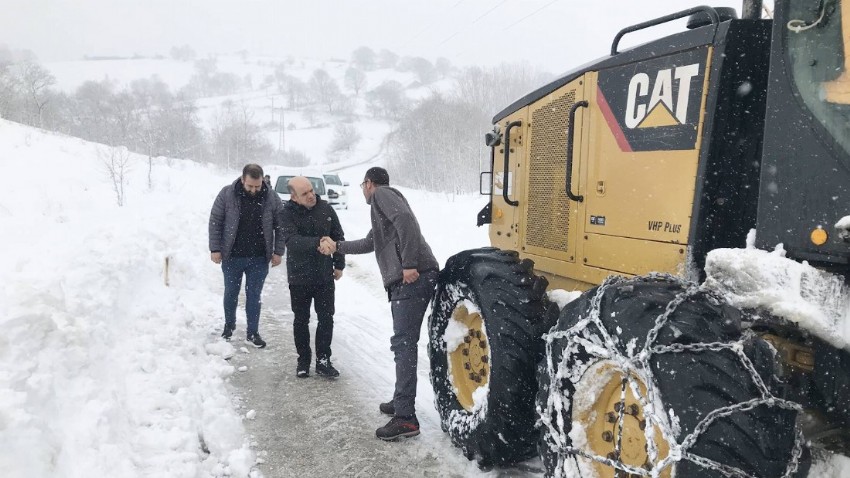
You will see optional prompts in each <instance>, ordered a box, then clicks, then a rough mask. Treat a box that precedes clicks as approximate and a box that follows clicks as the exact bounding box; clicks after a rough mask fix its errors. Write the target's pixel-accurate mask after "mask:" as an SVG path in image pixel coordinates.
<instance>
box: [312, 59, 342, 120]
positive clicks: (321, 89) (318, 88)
mask: <svg viewBox="0 0 850 478" xmlns="http://www.w3.org/2000/svg"><path fill="white" fill-rule="evenodd" d="M308 84H309V85H310V91H311V92H312V93H313V98H315V100H316V101H317V102H319V103H321V104H323V105H325V106H327V107H328V112H329V113H333V107H334V104H335V103H336V101H337V99H338V98H339V96H340V91H339V86H338V85H337V84H336V81H335V80H334V79H333V78H331V76H330V75H328V72H327V71H325V70H322V69H318V70H315V71H314V72H313V75H312V76H311V77H310V81H309V83H308Z"/></svg>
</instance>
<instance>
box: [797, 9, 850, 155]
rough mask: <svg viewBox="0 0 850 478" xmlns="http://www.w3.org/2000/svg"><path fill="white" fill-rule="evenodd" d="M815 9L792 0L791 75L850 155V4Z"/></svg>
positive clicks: (810, 107) (807, 100)
mask: <svg viewBox="0 0 850 478" xmlns="http://www.w3.org/2000/svg"><path fill="white" fill-rule="evenodd" d="M811 5H812V4H811V3H810V2H804V1H797V2H789V10H790V12H789V13H790V15H789V18H794V19H798V20H792V21H791V22H789V24H788V27H787V28H786V29H785V36H786V39H787V44H788V55H789V57H790V59H791V72H792V76H793V78H794V83H795V84H796V86H797V89H798V90H799V92H800V96H801V97H802V99H803V102H804V103H805V104H806V106H808V108H809V110H811V112H812V114H814V116H815V117H816V118H817V119H818V120H819V121H820V123H821V124H822V125H823V126H824V128H826V130H827V131H829V132H830V134H831V135H832V137H833V138H835V141H836V142H837V143H838V144H840V145H841V146H842V147H843V148H844V150H845V151H847V152H850V71H848V70H850V57H848V54H850V52H848V51H847V49H848V47H850V40H846V38H850V0H844V1H841V2H838V5H834V4H832V3H831V2H821V3H820V10H813V9H812V6H811ZM795 22H796V23H795ZM845 25H846V26H845ZM797 27H799V28H797Z"/></svg>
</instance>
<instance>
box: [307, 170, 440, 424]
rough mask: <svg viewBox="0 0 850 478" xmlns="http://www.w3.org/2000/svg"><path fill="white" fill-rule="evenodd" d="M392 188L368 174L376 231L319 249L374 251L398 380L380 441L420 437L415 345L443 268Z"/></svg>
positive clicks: (385, 177)
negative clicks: (389, 321) (387, 304)
mask: <svg viewBox="0 0 850 478" xmlns="http://www.w3.org/2000/svg"><path fill="white" fill-rule="evenodd" d="M389 184H390V176H389V174H388V173H387V171H386V170H385V169H384V168H379V167H373V168H370V169H369V170H368V171H366V175H365V178H364V179H363V183H362V184H361V185H360V187H361V188H362V189H363V196H364V197H365V198H366V203H367V204H369V205H371V206H372V208H371V209H372V230H370V231H369V233H368V234H367V235H366V237H365V238H363V239H359V240H356V241H339V242H334V241H333V240H331V239H330V238H329V237H324V238H322V241H321V245H320V249H321V252H323V253H325V254H331V253H333V252H339V253H341V254H368V253H370V252H374V253H375V258H376V259H377V261H378V268H379V269H380V270H381V277H382V278H383V282H384V287H385V288H386V289H387V294H388V297H389V300H390V310H391V311H392V315H393V336H392V338H391V339H390V345H391V346H390V349H391V350H392V351H393V353H394V355H395V376H396V378H395V393H394V394H393V399H392V400H391V401H389V402H386V403H382V404H380V406H379V409H380V411H381V412H383V413H385V414H387V415H393V418H392V420H390V421H389V423H387V424H386V425H385V426H383V427H381V428H378V429H377V431H376V432H375V434H376V435H377V437H378V438H380V439H382V440H395V439H396V438H399V437H412V436H416V435H418V434H419V421H418V420H417V419H416V410H415V408H414V402H415V399H416V362H417V357H418V352H417V348H416V344H417V343H418V342H419V332H420V330H421V329H422V319H423V318H424V316H425V309H427V307H428V303H429V302H430V301H431V297H432V296H433V294H434V286H435V284H436V282H437V274H438V271H439V268H440V266H439V264H438V263H437V259H435V258H434V254H433V253H432V252H431V248H430V247H429V246H428V243H427V242H425V239H424V238H423V237H422V232H421V231H420V228H419V223H418V222H417V221H416V216H414V215H413V211H411V209H410V205H409V204H408V203H407V200H406V199H405V198H404V196H402V194H401V193H400V192H398V191H397V190H396V189H394V188H391V187H390V186H389Z"/></svg>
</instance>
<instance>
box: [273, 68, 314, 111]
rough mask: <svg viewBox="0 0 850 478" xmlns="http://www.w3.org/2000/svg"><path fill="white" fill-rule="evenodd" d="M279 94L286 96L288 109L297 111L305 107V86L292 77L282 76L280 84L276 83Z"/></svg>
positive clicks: (306, 96)
mask: <svg viewBox="0 0 850 478" xmlns="http://www.w3.org/2000/svg"><path fill="white" fill-rule="evenodd" d="M278 88H280V92H281V93H282V94H285V95H286V99H287V103H288V107H289V109H293V110H298V109H299V108H300V107H302V106H303V105H305V104H306V103H307V100H308V96H309V89H308V88H307V85H306V84H305V83H304V82H303V81H301V80H299V79H298V78H296V77H294V76H292V75H284V78H283V80H282V82H279V83H278Z"/></svg>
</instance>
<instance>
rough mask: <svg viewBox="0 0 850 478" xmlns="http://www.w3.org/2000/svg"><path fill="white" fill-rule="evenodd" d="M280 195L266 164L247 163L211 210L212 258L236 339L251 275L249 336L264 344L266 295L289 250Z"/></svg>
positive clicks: (227, 327)
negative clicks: (265, 178)
mask: <svg viewBox="0 0 850 478" xmlns="http://www.w3.org/2000/svg"><path fill="white" fill-rule="evenodd" d="M282 209H283V203H282V202H281V200H280V196H278V195H277V193H276V192H274V190H273V189H272V188H270V187H269V186H268V185H267V184H266V183H265V182H264V181H263V168H261V167H260V166H258V165H256V164H247V165H245V167H244V168H243V169H242V177H240V178H239V179H237V180H236V181H233V184H230V185H228V186H225V187H224V188H223V189H222V190H221V192H219V193H218V196H217V197H216V198H215V203H213V207H212V211H211V212H210V223H209V236H210V244H209V245H210V259H211V260H212V261H213V262H214V263H216V264H221V270H222V272H223V273H224V332H222V334H221V336H222V337H223V338H224V339H225V340H230V337H231V336H232V335H233V331H234V330H235V329H236V304H237V302H238V300H239V289H240V288H241V287H242V276H243V275H244V276H245V315H246V316H247V318H248V330H247V334H246V336H245V340H246V341H247V342H250V343H251V344H252V345H253V346H255V347H258V348H263V347H265V346H266V342H265V341H264V340H263V339H262V338H261V337H260V334H259V330H258V329H259V325H260V295H261V294H262V293H263V283H264V282H265V280H266V276H267V275H268V273H269V261H271V264H272V267H274V266H277V265H279V264H280V261H281V256H282V255H283V251H284V243H283V236H282V235H281V234H280V231H279V228H280V213H281V212H282Z"/></svg>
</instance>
